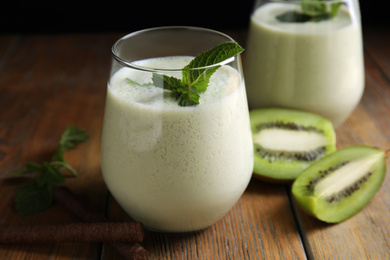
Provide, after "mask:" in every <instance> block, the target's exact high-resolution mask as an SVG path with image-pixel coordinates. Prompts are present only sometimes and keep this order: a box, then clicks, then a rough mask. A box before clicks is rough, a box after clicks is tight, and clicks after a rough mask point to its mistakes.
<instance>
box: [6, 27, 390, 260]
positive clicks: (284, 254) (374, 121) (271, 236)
mask: <svg viewBox="0 0 390 260" xmlns="http://www.w3.org/2000/svg"><path fill="white" fill-rule="evenodd" d="M226 33H228V34H230V35H231V36H232V37H233V38H235V39H236V40H237V41H238V42H239V43H241V45H243V46H245V40H246V32H245V31H226ZM122 35H123V34H119V33H101V34H99V33H95V34H47V35H45V34H42V35H34V34H27V35H17V34H15V35H0V198H1V200H0V224H7V225H12V224H61V223H73V222H77V221H79V220H78V219H77V218H76V217H74V216H73V215H71V214H70V213H68V212H66V211H65V210H64V209H63V208H61V207H60V206H59V205H54V206H53V207H51V208H50V209H49V210H47V211H45V212H42V213H39V214H35V215H31V216H24V217H21V216H18V215H17V214H16V212H15V209H14V206H13V203H14V202H13V200H14V193H15V191H16V189H17V188H18V187H19V185H20V184H22V183H24V182H25V181H26V179H25V178H21V177H17V176H15V175H12V174H11V173H10V172H11V171H13V170H16V169H19V168H22V167H23V166H24V163H25V162H28V161H35V162H40V161H44V160H47V159H48V158H49V157H50V155H51V153H52V152H53V151H54V149H55V148H56V146H57V142H58V140H59V138H60V135H61V133H62V131H63V130H64V129H65V128H66V127H67V126H68V125H77V126H79V127H81V128H83V129H84V130H85V131H87V132H88V133H89V135H90V139H89V140H88V141H87V142H86V143H84V144H82V145H80V146H79V147H78V148H76V149H75V150H72V151H70V152H68V153H67V154H66V159H67V160H68V161H69V162H70V163H71V165H72V166H74V168H76V169H77V171H78V172H79V176H78V177H76V178H72V177H68V178H66V181H65V183H64V185H66V186H67V187H69V189H71V190H72V191H73V192H74V193H75V194H76V195H77V196H78V197H79V198H80V199H82V200H83V201H84V202H85V203H87V204H88V205H89V206H90V207H92V208H93V209H95V210H97V211H99V212H100V213H101V214H104V215H106V217H107V218H109V219H110V220H112V221H123V220H130V218H129V217H128V216H127V214H126V213H125V212H124V211H123V210H122V209H121V208H120V206H119V205H118V204H117V202H116V201H115V200H114V199H113V198H112V197H111V196H110V194H109V192H108V191H107V188H106V186H105V184H104V181H103V178H102V175H101V170H100V135H101V127H102V119H103V113H104V104H105V95H106V82H107V80H108V75H109V68H110V63H111V56H110V49H111V46H112V44H113V43H114V42H115V40H116V39H117V38H119V37H120V36H122ZM364 57H365V69H366V89H365V92H364V96H363V99H362V101H361V102H360V104H359V106H358V107H357V108H356V109H355V111H354V112H353V114H352V115H351V116H350V117H349V118H348V119H347V121H346V122H345V123H344V124H343V125H341V126H340V127H339V128H338V129H337V130H336V132H337V144H338V147H339V148H341V147H346V146H350V145H355V144H365V145H370V146H376V147H379V148H382V149H385V150H386V149H390V120H389V114H390V30H388V29H381V30H379V29H367V30H365V31H364ZM244 58H245V56H244ZM244 69H245V68H244ZM387 163H389V160H387ZM290 188H291V187H290V186H289V185H275V184H268V183H265V182H261V181H259V180H255V179H252V180H251V182H250V184H249V186H248V188H247V190H246V191H245V193H244V195H243V196H242V197H241V199H240V200H239V201H238V203H237V204H236V205H235V206H234V208H233V209H232V210H231V211H230V212H229V213H228V214H227V215H226V216H225V217H224V218H223V219H222V220H221V221H219V222H218V223H216V224H215V225H214V226H212V227H210V228H208V229H206V230H203V231H200V232H195V233H187V234H163V233H155V232H151V231H146V237H145V239H144V241H143V242H142V243H141V244H142V245H143V246H144V247H145V248H146V249H147V250H148V253H149V259H221V260H222V259H390V246H389V245H390V235H389V233H390V222H389V219H390V176H389V173H387V175H386V178H385V181H384V183H383V185H382V187H381V189H380V190H379V192H378V193H377V195H376V196H375V197H374V199H373V200H372V201H371V202H370V203H369V204H368V205H367V206H366V207H365V208H364V209H363V210H362V211H361V212H359V213H358V214H357V215H355V216H354V217H352V218H350V219H348V220H346V221H344V222H342V223H339V224H326V223H323V222H321V221H318V220H316V219H314V218H312V217H310V216H308V215H307V214H305V213H304V212H302V211H301V210H300V209H299V208H298V207H297V206H296V204H295V202H294V201H293V199H292V196H291V193H290ZM14 259H39V260H40V259H61V260H63V259H110V260H111V259H121V257H120V256H119V255H118V254H117V253H116V252H114V251H113V250H112V249H111V248H109V247H107V246H106V245H105V244H104V243H51V244H41V245H36V244H34V245H32V244H17V245H8V244H0V260H14Z"/></svg>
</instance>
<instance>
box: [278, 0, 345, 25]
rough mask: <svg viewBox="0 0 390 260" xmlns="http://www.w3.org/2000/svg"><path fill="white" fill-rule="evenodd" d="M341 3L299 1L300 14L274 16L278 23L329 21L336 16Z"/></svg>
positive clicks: (293, 12)
mask: <svg viewBox="0 0 390 260" xmlns="http://www.w3.org/2000/svg"><path fill="white" fill-rule="evenodd" d="M342 4H343V3H342V2H336V3H331V4H330V3H327V1H325V0H301V9H302V12H298V11H288V12H285V13H283V14H280V15H278V16H276V19H278V20H279V21H280V22H287V23H304V22H319V21H323V20H329V19H332V18H333V17H335V16H337V14H338V10H339V8H340V6H341V5H342Z"/></svg>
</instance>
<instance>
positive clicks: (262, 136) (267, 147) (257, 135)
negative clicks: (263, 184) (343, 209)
mask: <svg viewBox="0 0 390 260" xmlns="http://www.w3.org/2000/svg"><path fill="white" fill-rule="evenodd" d="M250 118H251V128H252V135H253V144H254V157H255V163H254V175H253V176H254V177H255V178H259V179H262V180H266V181H270V182H278V183H286V182H292V181H294V180H295V179H296V178H297V176H298V175H299V174H300V173H301V172H302V171H303V170H304V169H306V168H307V167H308V166H310V165H311V164H312V163H313V162H315V161H318V160H320V159H321V158H323V157H325V156H326V155H327V154H330V153H332V152H334V151H335V150H336V137H335V131H334V128H333V125H332V123H331V122H330V121H329V120H327V119H325V118H323V117H321V116H318V115H316V114H313V113H308V112H303V111H298V110H291V109H282V108H264V109H257V110H252V111H251V112H250Z"/></svg>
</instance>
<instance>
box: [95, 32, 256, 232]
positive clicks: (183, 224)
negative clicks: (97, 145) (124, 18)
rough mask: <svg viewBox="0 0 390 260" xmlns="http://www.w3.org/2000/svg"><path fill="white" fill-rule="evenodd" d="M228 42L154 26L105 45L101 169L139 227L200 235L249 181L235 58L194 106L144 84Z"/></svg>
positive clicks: (176, 72)
mask: <svg viewBox="0 0 390 260" xmlns="http://www.w3.org/2000/svg"><path fill="white" fill-rule="evenodd" d="M229 41H233V39H232V38H230V37H229V36H227V35H225V34H222V33H220V32H216V31H212V30H208V29H202V28H193V27H159V28H152V29H147V30H143V31H139V32H134V33H132V34H129V35H127V36H124V37H123V38H121V39H119V40H118V41H117V42H116V43H115V44H114V46H113V47H112V55H113V60H112V67H111V75H110V79H109V81H108V88H107V99H106V107H105V114H104V124H103V132H102V146H101V167H102V172H103V177H104V180H105V182H106V184H107V186H108V189H109V190H110V192H111V193H112V195H113V196H114V198H115V199H116V200H117V201H118V203H119V204H120V205H121V207H122V208H123V209H124V210H125V211H126V212H127V213H128V214H129V215H130V216H131V217H132V218H133V219H134V220H136V221H140V222H142V223H143V224H144V225H145V227H146V228H148V229H151V230H155V231H163V232H188V231H195V230H200V229H204V228H206V227H208V226H210V225H212V224H214V223H215V222H217V221H218V220H219V219H221V218H222V217H223V216H224V215H225V214H226V213H227V212H228V211H229V210H230V209H231V208H232V207H233V206H234V204H235V203H236V202H237V200H238V199H239V198H240V196H241V195H242V193H243V192H244V190H245V189H246V187H247V185H248V183H249V180H250V178H251V175H252V169H253V145H252V136H251V130H250V122H249V114H248V105H247V98H246V89H245V84H244V79H243V75H242V68H241V60H240V55H236V56H235V57H234V58H233V59H229V60H226V61H224V62H222V63H219V64H218V65H221V67H220V68H218V69H217V71H216V72H215V73H214V74H213V75H212V76H211V78H210V83H209V86H208V88H207V90H206V92H204V93H202V94H201V96H200V104H199V105H194V106H179V105H178V102H177V101H176V100H175V99H174V98H172V96H171V93H169V91H166V90H163V89H161V88H158V87H155V86H153V84H150V82H151V81H152V75H153V73H158V74H160V75H168V76H173V77H176V78H179V79H180V78H181V77H182V73H183V67H184V66H185V65H187V64H188V63H189V61H190V60H191V59H192V58H193V57H195V56H196V55H198V54H200V53H202V52H204V51H206V50H208V49H211V48H212V47H214V46H216V45H218V44H220V43H223V42H229ZM216 65H217V64H216ZM213 66H214V65H213ZM213 66H210V67H207V68H206V69H210V68H212V67H213ZM198 69H205V67H203V68H194V69H193V70H198Z"/></svg>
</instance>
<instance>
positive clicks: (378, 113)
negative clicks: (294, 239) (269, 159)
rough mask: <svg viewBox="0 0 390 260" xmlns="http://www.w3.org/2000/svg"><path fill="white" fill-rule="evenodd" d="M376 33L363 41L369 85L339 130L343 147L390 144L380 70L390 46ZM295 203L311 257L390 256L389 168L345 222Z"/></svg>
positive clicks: (389, 106)
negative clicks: (323, 217) (316, 214)
mask: <svg viewBox="0 0 390 260" xmlns="http://www.w3.org/2000/svg"><path fill="white" fill-rule="evenodd" d="M368 35H370V36H371V37H373V35H372V34H368ZM377 35H381V36H383V35H387V37H381V38H380V39H381V41H382V40H384V42H386V40H387V41H388V39H389V36H390V33H389V30H388V31H387V33H386V31H382V32H381V33H380V34H377ZM377 35H376V36H374V37H376V38H375V39H376V40H374V39H372V38H368V40H366V41H365V42H364V44H365V69H366V88H365V92H364V96H363V99H362V101H361V102H360V104H359V106H358V107H357V109H356V110H355V111H354V112H353V114H352V115H351V116H350V117H349V118H348V119H347V121H346V122H345V123H344V124H343V125H341V126H340V127H339V128H338V129H337V131H336V132H337V133H336V134H337V143H338V147H339V148H341V147H347V146H351V145H357V144H364V145H369V146H374V147H379V148H382V149H383V150H387V149H390V119H389V113H390V81H389V75H388V74H384V73H381V72H383V71H386V70H387V68H386V66H387V65H386V64H389V62H390V52H389V48H390V45H388V44H387V45H383V44H378V43H379V41H378V40H379V38H377ZM378 68H381V69H380V70H378ZM387 71H388V70H387ZM387 164H389V159H387ZM294 205H295V208H296V211H297V214H298V220H299V223H300V226H301V229H302V234H303V240H304V241H305V247H306V250H307V252H308V256H309V258H310V259H389V258H390V247H389V245H390V235H389V232H390V222H389V219H390V175H389V170H387V175H386V178H385V180H384V183H383V185H382V187H381V189H380V190H379V192H378V193H377V194H376V196H375V197H374V198H373V200H372V201H371V202H370V203H369V204H368V205H367V206H366V207H365V208H364V209H363V210H362V211H361V212H359V213H358V214H357V215H355V216H354V217H352V218H350V219H348V220H346V221H344V222H342V223H339V224H326V223H323V222H321V221H318V220H316V219H314V218H312V217H310V216H308V215H307V214H305V213H303V212H302V211H301V210H300V209H297V206H296V204H294Z"/></svg>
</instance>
